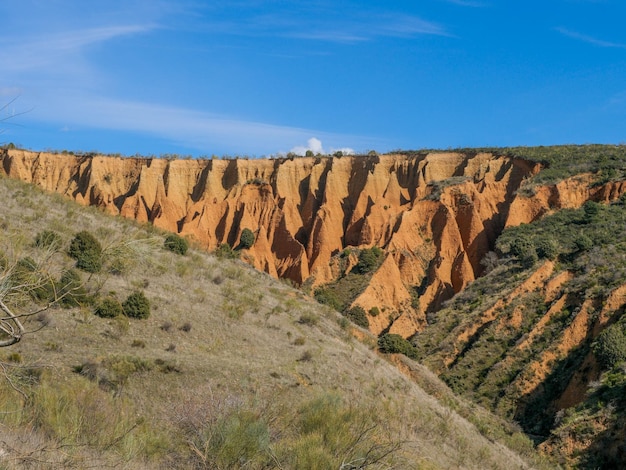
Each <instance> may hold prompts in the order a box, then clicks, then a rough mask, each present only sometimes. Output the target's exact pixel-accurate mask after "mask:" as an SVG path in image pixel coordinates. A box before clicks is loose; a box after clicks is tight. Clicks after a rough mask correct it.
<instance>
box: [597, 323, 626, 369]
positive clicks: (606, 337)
mask: <svg viewBox="0 0 626 470" xmlns="http://www.w3.org/2000/svg"><path fill="white" fill-rule="evenodd" d="M592 350H593V353H594V354H595V356H596V357H597V358H598V361H599V362H600V364H601V365H602V367H603V368H604V369H605V370H610V369H612V368H613V367H614V366H615V365H617V364H618V363H620V362H623V361H626V334H624V328H623V326H622V325H620V324H614V325H611V326H609V327H608V328H606V329H605V330H604V331H603V332H602V333H600V334H599V335H598V338H597V339H596V341H595V342H594V343H593V345H592Z"/></svg>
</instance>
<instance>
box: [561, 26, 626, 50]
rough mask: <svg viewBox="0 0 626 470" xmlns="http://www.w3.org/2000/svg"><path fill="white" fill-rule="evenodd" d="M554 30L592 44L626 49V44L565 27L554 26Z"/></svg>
mask: <svg viewBox="0 0 626 470" xmlns="http://www.w3.org/2000/svg"><path fill="white" fill-rule="evenodd" d="M556 30H557V31H558V32H559V33H561V34H563V35H564V36H567V37H570V38H572V39H577V40H579V41H583V42H586V43H588V44H592V45H594V46H599V47H609V48H616V49H626V44H621V43H617V42H610V41H604V40H602V39H598V38H594V37H593V36H588V35H586V34H581V33H578V32H576V31H571V30H569V29H567V28H556Z"/></svg>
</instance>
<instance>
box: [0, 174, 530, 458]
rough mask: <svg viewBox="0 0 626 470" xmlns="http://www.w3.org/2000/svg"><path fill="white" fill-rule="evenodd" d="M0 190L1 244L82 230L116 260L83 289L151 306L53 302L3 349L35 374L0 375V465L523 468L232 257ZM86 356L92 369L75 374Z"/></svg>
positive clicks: (23, 247) (29, 250) (331, 316)
mask: <svg viewBox="0 0 626 470" xmlns="http://www.w3.org/2000/svg"><path fill="white" fill-rule="evenodd" d="M0 198H1V199H2V200H3V201H7V205H6V208H5V209H4V211H3V214H2V215H1V216H0V226H2V227H3V229H2V230H3V232H2V233H3V239H2V243H3V246H4V247H7V245H10V246H9V248H10V250H11V253H20V254H22V253H25V254H33V255H37V249H36V248H34V247H32V246H31V245H32V238H33V237H34V234H35V233H37V232H38V231H39V230H42V229H49V230H55V231H57V232H59V234H60V235H61V237H62V240H63V242H64V243H65V244H66V243H68V241H69V240H70V239H71V237H72V236H73V234H74V233H75V232H77V231H79V230H88V231H90V232H92V233H94V234H95V235H96V236H97V237H99V239H100V241H101V242H102V244H103V246H105V247H106V249H107V250H108V253H109V254H110V256H111V257H112V258H115V259H116V262H115V266H116V268H115V269H113V270H105V271H104V272H103V273H101V274H97V275H93V276H91V278H90V279H89V281H88V282H87V287H88V289H89V290H90V293H92V294H101V295H114V296H116V297H117V298H118V299H123V298H125V297H126V296H127V295H128V294H129V293H131V292H132V291H134V290H136V289H142V290H143V291H144V293H145V294H146V296H147V297H148V299H149V300H150V302H151V307H152V313H151V316H150V317H149V318H148V319H146V320H128V319H126V318H125V317H118V318H112V319H105V318H100V317H97V316H95V315H93V313H92V312H91V309H90V308H88V307H86V308H85V307H84V308H74V309H61V308H53V309H51V310H49V311H48V312H47V316H48V320H49V321H48V322H47V325H46V326H45V327H44V328H43V329H41V330H40V331H38V332H36V333H33V334H30V335H26V336H25V337H24V338H23V340H22V342H20V343H19V344H18V345H16V346H14V347H12V348H11V349H10V351H6V354H8V353H11V354H16V353H17V354H19V355H20V356H21V358H22V363H20V366H24V367H26V366H28V367H31V368H35V369H37V370H39V369H40V368H41V366H45V371H44V373H43V374H42V376H41V379H39V380H35V381H34V382H33V383H25V382H23V381H22V382H19V381H18V383H15V384H14V385H15V386H16V388H18V389H19V390H20V391H16V390H14V389H13V388H12V387H11V385H10V383H9V382H8V381H7V380H3V381H2V387H1V389H0V406H1V407H2V410H3V411H4V414H3V415H0V422H1V423H2V424H0V426H2V435H3V438H2V440H0V467H2V466H5V467H6V468H59V466H65V467H71V466H74V467H78V468H81V467H87V466H92V465H95V466H99V465H102V466H104V465H105V464H106V465H117V466H118V467H120V468H142V467H147V468H237V467H245V468H339V466H340V465H341V464H342V463H347V462H349V461H351V462H353V463H358V462H361V460H360V459H363V458H364V455H369V456H370V457H372V458H373V456H377V458H379V460H376V461H372V462H371V463H372V465H371V466H370V467H369V468H376V469H378V468H391V467H393V468H411V469H413V468H428V469H435V468H477V469H478V468H480V469H484V468H502V469H512V468H528V465H527V464H526V463H524V461H523V460H522V459H521V458H520V457H519V456H518V455H516V454H515V453H513V452H511V451H509V450H507V449H505V448H503V447H502V446H500V445H496V444H494V443H493V442H491V441H489V440H488V439H486V438H484V437H483V436H481V435H480V433H479V432H477V430H476V428H475V427H474V426H473V425H472V424H470V423H469V422H468V421H466V420H465V419H463V418H462V417H460V416H459V415H458V414H457V413H456V412H455V411H453V410H451V409H450V408H448V407H446V406H444V405H443V404H442V403H440V402H439V401H438V400H437V399H436V398H434V397H433V396H431V395H429V394H427V393H425V392H424V391H423V390H422V389H421V388H420V387H419V386H418V385H417V384H416V383H415V382H414V381H412V380H411V379H410V378H408V377H407V376H405V375H403V374H402V373H401V372H400V371H399V370H398V369H397V368H395V367H393V366H391V365H390V364H389V363H387V362H386V361H384V360H381V359H380V358H379V357H378V356H377V355H376V353H375V352H374V351H372V350H371V349H370V348H369V347H368V346H367V345H364V344H361V343H360V342H358V341H356V340H355V339H354V338H352V337H351V336H350V335H349V333H348V332H347V331H346V330H345V329H342V327H341V326H340V324H339V321H338V320H339V319H340V318H341V317H340V316H339V315H338V314H337V313H336V312H334V311H331V310H330V309H328V308H325V307H321V306H319V305H318V304H317V303H316V302H315V301H314V300H312V299H310V298H309V297H307V296H305V295H304V294H303V293H301V292H299V291H297V290H294V289H292V288H291V287H289V286H287V285H285V284H283V283H279V282H275V281H274V280H272V279H270V278H269V277H268V276H266V275H264V274H262V273H259V272H256V271H254V270H252V269H251V268H249V267H248V266H247V265H244V264H243V263H241V262H238V261H230V260H218V259H216V258H214V257H212V256H210V255H208V254H205V253H200V252H193V251H190V252H189V253H188V254H187V255H186V256H184V257H181V256H178V255H176V254H174V253H171V252H169V251H166V250H164V249H163V248H162V242H163V234H161V233H160V232H159V231H158V230H155V229H154V228H150V227H140V226H139V225H137V224H136V223H133V222H131V221H128V220H123V219H119V218H113V217H109V216H106V215H104V214H101V213H99V212H98V211H96V210H93V209H89V208H82V207H78V206H77V205H76V204H74V203H70V202H68V201H65V200H63V199H62V198H60V197H58V196H48V195H44V194H42V193H40V192H39V191H38V190H36V189H35V188H32V187H29V186H26V185H23V184H21V183H18V182H15V181H7V180H4V179H2V180H0ZM41 208H45V210H42V209H41ZM11 253H7V254H9V255H10V254H11ZM54 259H55V261H54V263H55V266H56V268H57V269H59V270H60V269H62V268H64V267H67V266H69V265H70V264H71V263H72V260H70V259H69V258H68V257H67V256H66V255H65V254H64V253H63V252H59V253H58V254H57V255H55V258H54ZM107 263H109V264H108V266H110V265H111V264H112V261H111V259H109V260H107ZM120 267H121V269H118V268H120ZM84 279H85V280H86V279H87V276H85V275H84ZM26 325H27V328H31V329H34V328H35V327H37V328H39V327H40V326H41V322H38V321H37V320H36V319H35V318H31V319H28V320H27V322H26ZM2 353H5V351H0V354H2ZM5 359H6V357H5ZM85 364H92V365H93V367H95V368H96V370H97V371H99V372H97V373H96V374H95V375H94V374H91V375H90V374H88V373H85V374H82V375H81V374H77V373H76V372H75V370H77V369H76V367H77V366H81V365H85ZM140 364H143V366H139V365H140ZM79 369H80V368H79ZM9 372H10V371H9ZM10 373H13V372H10ZM111 384H113V385H111ZM21 393H25V394H26V396H27V397H28V400H30V401H32V400H34V401H33V402H32V404H30V405H29V406H26V405H24V404H23V403H25V402H23V401H22V400H23V399H24V397H23V396H22V395H21ZM20 397H21V398H20ZM72 400H73V403H70V401H72ZM63 403H67V407H63V406H60V404H63ZM294 410H297V412H296V413H294ZM329 419H332V420H336V422H335V421H333V422H334V423H335V426H334V427H332V429H329V428H328V427H327V426H325V425H324V424H323V423H324V422H326V421H328V420H329ZM320 420H322V421H320ZM99 422H102V423H105V424H103V425H99V424H98V423H99ZM241 442H244V443H248V444H246V445H245V446H244V447H245V448H242V447H241V445H240V444H241ZM237 443H238V444H237ZM238 445H239V447H238ZM368 452H369V454H368ZM368 458H369V457H368ZM28 459H30V460H28ZM242 459H243V460H242ZM60 462H61V463H60Z"/></svg>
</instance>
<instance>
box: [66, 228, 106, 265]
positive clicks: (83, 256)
mask: <svg viewBox="0 0 626 470" xmlns="http://www.w3.org/2000/svg"><path fill="white" fill-rule="evenodd" d="M68 254H69V255H70V256H71V257H72V258H74V259H75V260H76V267H77V268H78V269H82V270H83V271H86V272H88V273H97V272H99V271H100V269H102V246H101V245H100V242H99V241H98V240H97V239H96V237H94V236H93V235H92V234H91V233H89V232H86V231H82V232H78V233H77V234H76V236H75V237H74V238H73V239H72V241H71V242H70V248H69V250H68Z"/></svg>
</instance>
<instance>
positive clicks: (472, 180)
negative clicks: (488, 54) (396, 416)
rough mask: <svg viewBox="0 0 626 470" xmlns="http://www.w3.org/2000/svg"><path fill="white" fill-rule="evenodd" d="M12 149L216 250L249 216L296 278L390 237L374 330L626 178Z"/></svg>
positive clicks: (47, 177)
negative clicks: (536, 226)
mask: <svg viewBox="0 0 626 470" xmlns="http://www.w3.org/2000/svg"><path fill="white" fill-rule="evenodd" d="M0 160H1V162H2V170H3V172H4V173H5V174H6V175H8V176H9V177H11V178H17V179H20V180H23V181H26V182H29V183H34V184H36V185H38V186H40V187H42V188H44V189H45V190H48V191H54V192H58V193H61V194H64V195H66V196H68V197H71V198H73V199H75V200H76V201H78V202H79V203H81V204H85V205H95V206H98V207H101V208H103V209H104V210H106V211H107V212H109V213H111V214H119V215H122V216H124V217H130V218H133V219H136V220H138V221H144V222H151V223H152V224H154V225H155V226H157V227H160V228H163V229H165V230H169V231H173V232H178V233H180V234H182V235H185V236H187V237H190V238H192V239H194V240H195V241H196V242H197V243H198V244H199V245H201V246H203V247H204V248H206V249H208V250H212V249H214V248H216V247H217V246H218V245H219V244H220V243H224V242H226V243H229V244H230V245H231V246H236V245H237V244H238V240H239V236H240V234H241V231H242V230H243V229H244V228H249V229H251V230H253V231H254V232H255V234H256V242H255V244H254V246H253V247H252V248H251V249H250V250H249V253H247V257H246V258H247V259H248V260H250V262H251V263H253V264H254V266H255V267H256V268H258V269H260V270H263V271H265V272H267V273H269V274H270V275H272V276H275V277H281V278H288V279H291V280H293V281H294V282H296V283H298V284H301V283H303V282H305V281H307V282H308V283H309V284H311V285H312V286H318V285H322V284H325V283H328V282H331V281H333V280H334V279H335V278H336V277H337V276H339V275H340V274H341V273H340V272H338V271H337V269H333V263H332V262H331V261H332V259H333V258H334V257H336V256H337V255H338V254H340V253H341V252H342V251H343V250H344V249H345V248H346V247H359V248H365V247H371V246H378V247H381V248H382V249H383V250H384V252H385V260H384V261H383V264H382V266H381V267H380V268H379V269H378V271H377V272H376V273H374V275H373V276H372V278H371V280H370V281H369V285H368V286H367V288H366V289H365V291H364V292H363V293H362V294H361V295H360V296H359V297H358V298H357V299H356V300H355V302H354V304H356V305H360V306H362V307H364V308H365V310H366V311H369V309H370V308H371V307H379V308H380V309H382V310H383V311H386V312H387V315H384V316H379V317H377V318H371V320H372V321H371V329H372V331H374V332H375V333H379V332H380V331H382V330H384V329H389V331H391V332H394V333H400V334H402V335H404V336H409V335H411V334H413V333H415V332H416V331H419V330H421V329H422V328H423V326H424V324H425V312H426V311H428V310H431V309H434V308H437V307H438V306H439V305H440V303H441V302H442V301H443V300H445V299H447V298H449V297H451V296H452V295H453V294H454V293H456V292H459V291H460V290H462V289H463V288H464V287H465V286H466V285H467V284H468V283H469V282H471V281H473V280H474V279H475V278H476V277H477V276H478V275H480V273H481V265H480V260H481V258H482V257H483V255H484V254H485V253H486V252H487V251H489V249H490V248H491V247H492V246H493V243H494V241H495V239H496V237H497V236H498V235H499V233H500V232H501V230H502V229H503V228H504V227H505V226H509V225H517V224H519V223H527V222H531V221H532V220H535V219H536V218H538V217H540V216H541V215H543V214H544V213H546V212H549V211H550V210H554V209H559V208H563V207H578V206H580V205H581V204H582V203H583V202H584V201H586V200H588V199H595V200H611V199H614V198H616V197H617V196H618V195H619V194H621V193H623V192H624V190H625V189H626V188H624V187H621V186H620V187H617V186H616V187H612V186H611V187H607V186H604V187H591V186H590V185H589V184H588V183H589V182H588V181H586V180H585V177H584V175H583V176H579V177H576V178H573V179H570V180H566V181H564V182H562V183H559V184H558V185H555V186H550V187H539V188H537V189H536V190H535V195H534V196H533V197H520V196H517V195H516V191H517V190H518V189H519V187H520V185H521V184H522V183H523V181H524V180H525V179H527V178H529V177H530V176H532V175H533V174H534V173H536V172H537V171H538V170H539V165H538V164H536V163H531V162H527V161H524V160H521V159H512V158H508V157H501V156H497V155H493V154H490V153H478V154H476V155H465V154H461V153H414V154H398V155H382V156H378V155H376V156H367V157H365V156H344V157H311V158H295V159H258V160H244V159H236V160H217V159H214V160H165V159H142V158H116V157H105V156H76V155H64V154H63V155H60V154H51V153H37V152H29V151H23V150H3V151H2V152H1V153H0ZM622 186H623V184H622ZM416 292H418V293H419V302H417V303H419V306H417V305H416V302H415V301H414V300H415V293H416ZM412 300H413V301H412ZM383 317H384V318H383Z"/></svg>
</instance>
